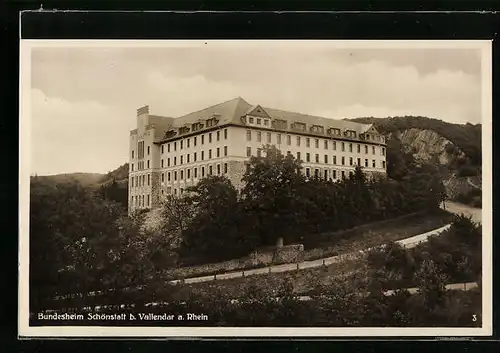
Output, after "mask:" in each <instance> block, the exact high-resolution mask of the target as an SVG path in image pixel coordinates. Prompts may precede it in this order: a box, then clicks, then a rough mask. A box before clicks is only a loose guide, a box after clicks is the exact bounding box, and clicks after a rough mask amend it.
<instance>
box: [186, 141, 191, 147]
mask: <svg viewBox="0 0 500 353" xmlns="http://www.w3.org/2000/svg"><path fill="white" fill-rule="evenodd" d="M190 140H191V139H187V148H189V142H190Z"/></svg>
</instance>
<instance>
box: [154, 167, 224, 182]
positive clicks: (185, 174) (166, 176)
mask: <svg viewBox="0 0 500 353" xmlns="http://www.w3.org/2000/svg"><path fill="white" fill-rule="evenodd" d="M221 167H222V168H221ZM214 173H215V174H216V175H221V173H222V174H227V173H228V166H227V163H224V164H223V165H222V166H221V165H220V164H217V165H215V170H214V166H212V165H209V166H207V167H205V166H202V167H195V168H192V169H191V168H188V169H185V170H184V169H181V170H174V171H172V172H166V173H161V182H162V183H164V182H165V181H167V182H171V181H177V180H189V179H191V178H198V177H200V178H204V177H205V176H206V175H213V174H214Z"/></svg>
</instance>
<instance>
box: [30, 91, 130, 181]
mask: <svg viewBox="0 0 500 353" xmlns="http://www.w3.org/2000/svg"><path fill="white" fill-rule="evenodd" d="M31 104H32V117H31V128H32V131H31V138H32V150H31V165H32V171H31V172H32V174H33V173H37V174H39V175H45V174H57V173H67V172H95V173H105V172H108V171H110V170H112V169H114V168H116V167H117V166H118V165H119V164H122V163H124V162H126V161H127V157H128V136H129V131H130V130H132V129H133V128H134V124H135V114H134V112H125V111H123V110H121V109H120V108H117V107H111V106H105V105H102V104H101V103H99V102H95V101H77V102H69V101H67V100H63V99H60V98H57V97H48V96H46V95H45V94H44V92H42V91H41V90H38V89H33V90H32V91H31Z"/></svg>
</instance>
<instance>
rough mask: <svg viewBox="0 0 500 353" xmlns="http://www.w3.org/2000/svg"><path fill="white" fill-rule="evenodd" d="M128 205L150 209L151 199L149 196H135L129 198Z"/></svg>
mask: <svg viewBox="0 0 500 353" xmlns="http://www.w3.org/2000/svg"><path fill="white" fill-rule="evenodd" d="M130 205H131V206H132V207H134V206H135V207H150V206H151V199H150V197H149V195H135V196H131V197H130Z"/></svg>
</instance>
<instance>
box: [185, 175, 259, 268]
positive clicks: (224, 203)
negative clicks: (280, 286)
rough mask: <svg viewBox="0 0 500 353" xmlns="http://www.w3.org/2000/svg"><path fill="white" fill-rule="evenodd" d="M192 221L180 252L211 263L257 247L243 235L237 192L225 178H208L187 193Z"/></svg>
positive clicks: (250, 236)
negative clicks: (209, 260) (186, 251)
mask: <svg viewBox="0 0 500 353" xmlns="http://www.w3.org/2000/svg"><path fill="white" fill-rule="evenodd" d="M187 191H188V193H189V197H188V202H189V203H191V204H192V205H193V208H194V209H193V214H194V216H193V218H192V221H191V222H190V223H189V226H188V228H187V230H186V233H185V237H184V244H183V247H184V249H189V252H191V253H193V254H198V255H202V256H204V257H205V258H211V259H217V260H221V259H226V258H234V257H237V256H238V255H246V254H247V253H248V252H250V251H251V250H253V248H254V247H255V246H256V245H257V240H256V239H255V238H254V237H253V234H252V232H245V231H244V229H243V227H244V225H243V215H242V210H241V206H240V204H239V203H238V197H237V191H236V189H235V188H234V186H233V185H232V184H231V181H230V180H229V179H228V178H226V177H225V176H208V177H206V178H203V179H202V180H201V181H200V182H199V183H198V184H197V185H196V186H194V187H190V188H188V189H187Z"/></svg>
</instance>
